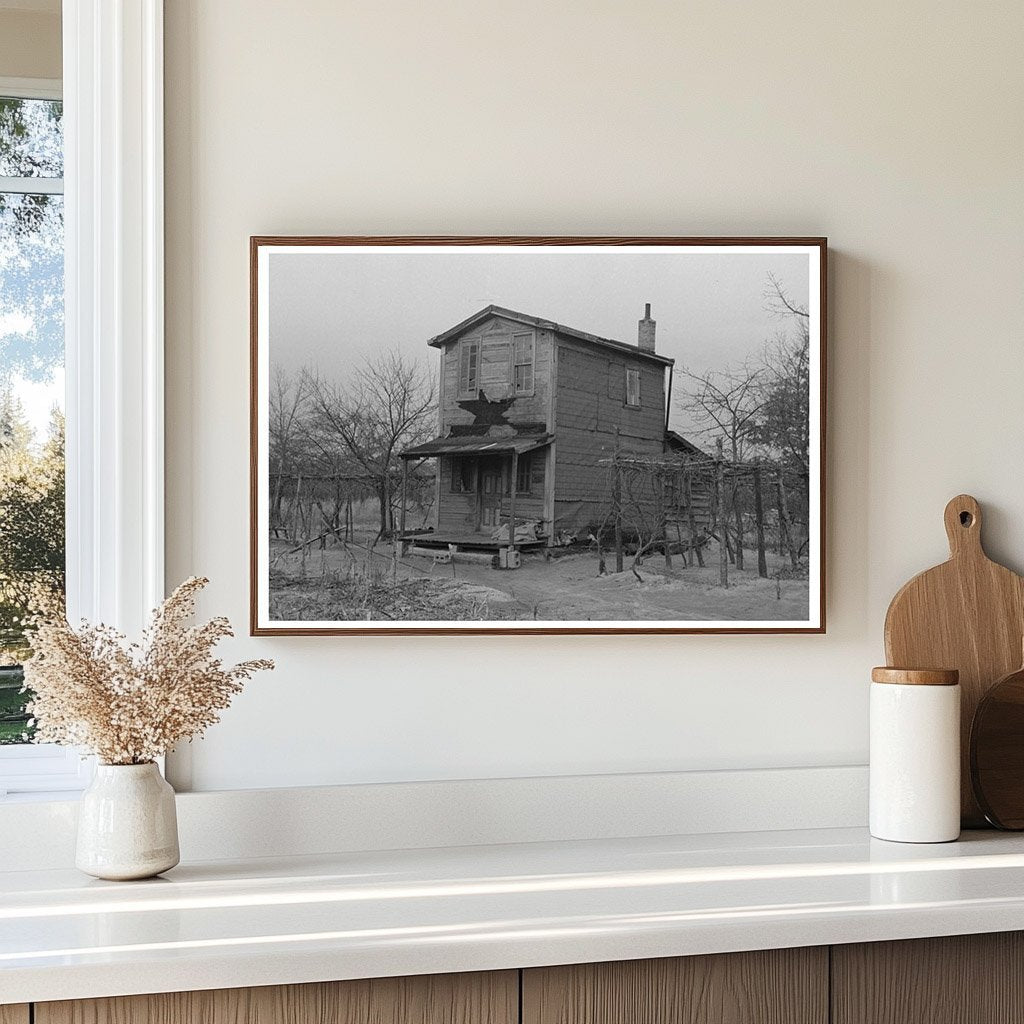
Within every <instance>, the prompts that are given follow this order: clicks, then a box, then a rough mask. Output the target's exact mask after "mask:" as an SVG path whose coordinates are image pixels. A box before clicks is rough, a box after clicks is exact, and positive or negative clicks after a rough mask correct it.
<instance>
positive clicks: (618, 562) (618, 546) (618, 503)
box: [612, 427, 622, 572]
mask: <svg viewBox="0 0 1024 1024" xmlns="http://www.w3.org/2000/svg"><path fill="white" fill-rule="evenodd" d="M614 461H615V481H614V483H613V485H612V497H613V500H614V502H615V571H616V572H622V468H621V466H620V465H619V428H618V427H616V428H615V460H614Z"/></svg>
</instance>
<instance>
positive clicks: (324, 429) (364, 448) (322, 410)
mask: <svg viewBox="0 0 1024 1024" xmlns="http://www.w3.org/2000/svg"><path fill="white" fill-rule="evenodd" d="M306 383H307V387H308V389H309V396H310V399H309V401H310V408H311V411H312V416H311V440H312V441H313V443H314V444H315V445H316V446H317V447H318V448H319V449H320V450H321V451H322V452H323V453H324V454H325V455H331V454H332V453H333V454H334V455H335V456H337V454H339V453H341V452H344V453H347V455H348V456H349V457H351V460H352V461H353V462H354V463H355V465H356V466H357V467H358V468H359V470H360V471H361V472H362V473H363V474H365V476H366V478H367V479H368V480H370V481H372V483H373V486H374V489H375V491H376V494H377V500H378V502H379V504H380V529H379V530H378V533H377V540H379V539H380V538H381V537H386V536H389V535H390V534H391V533H392V532H393V531H394V508H393V504H392V490H393V486H394V482H395V478H396V477H397V475H398V457H399V454H400V453H401V451H402V450H403V449H404V448H408V447H409V446H411V445H414V444H416V443H418V442H420V441H423V440H425V439H426V437H427V436H428V435H429V433H430V430H431V428H432V427H433V425H434V413H435V410H436V406H437V393H436V388H435V384H434V376H433V374H431V373H429V372H428V371H427V370H425V369H424V367H423V366H422V365H421V364H420V363H418V362H416V361H415V360H409V359H406V358H405V357H404V356H403V355H402V354H401V353H400V352H398V351H395V350H390V351H388V352H385V353H383V354H381V355H380V356H378V357H377V358H376V359H373V360H369V361H368V362H366V363H365V364H364V365H363V366H362V367H360V368H359V369H358V370H356V371H355V372H354V374H353V375H352V377H351V379H350V380H349V381H348V382H346V383H345V384H336V383H333V382H331V381H328V380H326V379H325V378H323V377H322V376H320V375H318V374H314V373H310V372H307V374H306Z"/></svg>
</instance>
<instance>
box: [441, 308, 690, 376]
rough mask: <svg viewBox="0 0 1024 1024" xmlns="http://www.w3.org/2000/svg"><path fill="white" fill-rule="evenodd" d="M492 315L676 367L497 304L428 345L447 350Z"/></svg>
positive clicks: (663, 359) (665, 359)
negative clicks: (462, 335) (452, 342)
mask: <svg viewBox="0 0 1024 1024" xmlns="http://www.w3.org/2000/svg"><path fill="white" fill-rule="evenodd" d="M492 316H497V317H502V318H503V319H505V320H512V321H515V322H516V323H521V324H526V325H528V326H530V327H538V328H540V329H541V330H547V331H553V332H555V333H556V334H561V335H564V336H565V337H567V338H572V339H573V340H575V341H582V342H584V343H585V344H588V345H596V346H598V347H599V348H605V349H611V350H612V351H615V352H618V353H619V354H621V355H630V356H634V357H636V358H639V359H646V360H648V361H650V362H653V363H659V364H661V365H662V366H673V365H674V364H675V360H674V359H669V358H668V357H667V356H661V355H658V354H657V353H656V352H644V351H642V350H641V349H639V348H637V347H636V345H627V344H626V343H625V342H623V341H615V340H613V339H612V338H601V337H598V336H597V335H596V334H588V333H587V332H586V331H579V330H577V329H576V328H575V327H566V326H565V325H564V324H559V323H555V321H553V320H545V319H543V318H542V317H537V316H530V315H529V314H528V313H520V312H517V311H516V310H514V309H505V308H504V307H503V306H495V305H490V306H485V307H484V308H483V309H481V310H480V311H479V312H477V313H474V314H473V315H472V316H470V317H467V318H466V319H465V320H463V321H462V322H461V323H457V324H456V325H455V326H454V327H451V328H449V329H448V330H447V331H444V332H442V333H441V334H438V335H435V336H434V337H433V338H431V339H430V340H429V341H428V342H427V344H428V345H431V346H433V347H434V348H444V346H445V345H447V344H448V342H450V341H454V340H455V339H456V338H458V337H459V335H461V334H464V333H465V332H466V331H468V330H470V329H471V328H473V327H475V326H476V325H477V324H479V323H481V322H482V321H484V320H486V319H488V318H489V317H492Z"/></svg>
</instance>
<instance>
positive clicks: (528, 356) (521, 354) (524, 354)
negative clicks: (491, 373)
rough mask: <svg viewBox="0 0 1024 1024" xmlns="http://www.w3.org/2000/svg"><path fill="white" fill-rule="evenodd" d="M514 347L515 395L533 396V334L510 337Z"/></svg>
mask: <svg viewBox="0 0 1024 1024" xmlns="http://www.w3.org/2000/svg"><path fill="white" fill-rule="evenodd" d="M512 342H513V345H514V347H515V373H514V376H515V384H516V394H517V395H532V394H533V334H532V333H531V334H516V335H513V337H512Z"/></svg>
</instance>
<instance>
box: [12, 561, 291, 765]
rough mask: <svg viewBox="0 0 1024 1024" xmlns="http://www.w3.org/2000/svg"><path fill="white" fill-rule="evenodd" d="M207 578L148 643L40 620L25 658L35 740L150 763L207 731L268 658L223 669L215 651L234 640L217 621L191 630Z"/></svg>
mask: <svg viewBox="0 0 1024 1024" xmlns="http://www.w3.org/2000/svg"><path fill="white" fill-rule="evenodd" d="M208 582H209V580H207V579H203V578H201V577H195V576H193V577H192V578H191V579H188V580H186V581H185V582H184V583H182V584H181V586H179V587H178V589H177V590H175V591H174V593H173V594H171V596H170V597H169V598H167V600H166V601H164V603H163V604H162V605H161V606H160V607H159V608H157V609H156V611H154V612H153V618H152V621H151V622H150V624H149V627H148V628H147V629H146V630H145V632H144V633H143V635H142V643H141V644H130V645H129V644H128V642H127V639H126V637H125V636H124V635H123V634H122V633H119V632H118V631H117V630H115V629H111V628H110V627H109V626H104V625H99V626H93V625H90V624H89V623H87V622H83V623H82V625H81V626H80V627H79V628H78V629H77V630H75V629H72V627H71V626H70V625H69V624H68V622H67V620H66V619H65V618H64V617H63V616H58V617H53V618H40V620H39V621H38V622H37V624H36V629H35V633H34V635H33V637H32V648H33V651H34V653H33V655H32V657H31V658H29V659H28V661H27V662H25V689H26V690H30V691H32V693H33V698H32V701H31V702H30V703H29V705H28V710H29V712H30V713H31V714H32V715H33V716H34V717H35V719H36V734H35V739H36V742H37V743H60V744H63V745H65V746H73V747H84V748H85V749H87V750H89V751H91V752H92V753H94V754H96V756H97V757H98V758H99V759H100V761H102V762H103V763H104V764H145V763H146V762H148V761H152V760H154V758H156V757H157V756H159V755H160V754H162V753H164V752H165V751H167V750H170V749H171V748H172V747H173V746H174V745H175V744H177V743H179V742H180V741H181V740H184V739H189V738H191V737H193V736H199V735H201V734H202V733H203V732H204V730H206V729H208V728H209V727H210V726H211V725H213V724H214V723H215V722H217V721H218V720H219V718H220V712H221V711H223V710H224V709H225V708H226V707H227V706H228V705H229V704H230V703H231V698H232V697H233V696H234V695H235V694H236V693H238V692H239V691H240V690H241V689H242V684H243V683H244V682H245V680H247V679H248V678H249V677H250V676H251V675H252V674H253V673H254V672H258V671H261V670H263V669H272V668H273V667H274V663H273V662H272V661H267V660H264V659H260V660H256V661H243V662H241V663H240V664H238V665H235V666H233V667H231V668H225V667H224V665H223V664H222V662H221V661H220V659H219V658H215V657H214V655H213V649H214V647H215V646H216V645H217V643H218V642H219V641H221V640H222V639H224V638H225V637H230V636H232V635H233V634H232V631H231V625H230V624H229V623H228V620H227V619H225V618H223V617H218V618H215V619H212V620H211V621H210V622H207V623H206V624H205V625H201V626H189V625H187V621H188V620H189V619H190V618H191V617H192V615H193V614H194V612H195V603H196V596H197V595H198V593H199V592H200V591H201V590H202V589H203V587H205V586H206V584H207V583H208Z"/></svg>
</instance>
